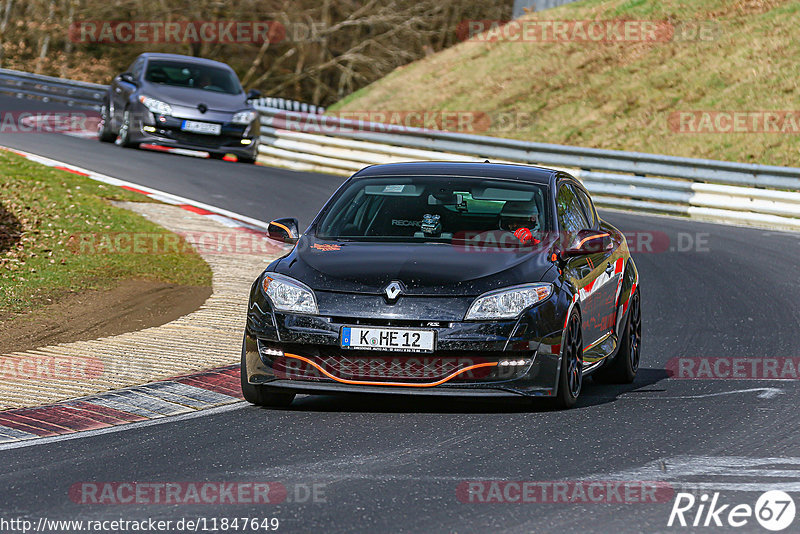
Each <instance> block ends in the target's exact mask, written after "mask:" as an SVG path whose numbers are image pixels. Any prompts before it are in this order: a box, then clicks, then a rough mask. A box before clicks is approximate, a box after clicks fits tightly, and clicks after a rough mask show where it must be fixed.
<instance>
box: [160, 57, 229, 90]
mask: <svg viewBox="0 0 800 534" xmlns="http://www.w3.org/2000/svg"><path fill="white" fill-rule="evenodd" d="M144 78H145V80H147V81H148V82H150V83H159V84H163V85H174V86H177V87H191V88H192V89H202V90H204V91H213V92H215V93H226V94H229V95H235V94H239V93H241V92H242V86H241V85H240V84H239V80H238V79H237V78H236V75H235V74H234V73H233V72H231V71H229V70H226V69H223V68H220V67H214V66H211V65H203V64H201V63H183V62H180V61H167V60H160V59H159V60H151V61H149V62H148V63H147V72H146V73H145V76H144Z"/></svg>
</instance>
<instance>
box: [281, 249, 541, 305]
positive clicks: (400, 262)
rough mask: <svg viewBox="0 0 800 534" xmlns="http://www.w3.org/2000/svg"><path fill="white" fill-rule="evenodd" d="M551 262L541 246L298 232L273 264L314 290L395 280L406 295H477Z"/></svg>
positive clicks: (373, 287)
mask: <svg viewBox="0 0 800 534" xmlns="http://www.w3.org/2000/svg"><path fill="white" fill-rule="evenodd" d="M552 266H553V263H552V262H551V261H550V260H549V253H547V252H545V251H533V252H531V251H525V252H519V251H514V252H509V251H504V252H499V251H494V252H470V251H467V250H465V249H464V247H459V246H456V245H449V244H441V243H414V244H409V243H402V244H395V243H374V242H371V243H365V242H328V241H318V240H315V239H314V238H313V236H303V237H302V238H301V239H300V241H299V242H298V243H297V246H296V247H295V248H294V250H293V251H292V252H291V254H289V255H288V256H287V257H286V258H284V259H283V260H282V261H281V262H280V263H279V264H278V265H277V266H276V270H277V271H278V272H280V273H282V274H286V275H287V276H291V277H293V278H295V279H297V280H300V281H302V282H303V283H305V284H307V285H308V286H309V287H311V288H312V289H314V290H315V291H341V292H350V293H368V294H382V293H383V291H384V290H385V288H386V286H387V285H388V284H389V283H390V282H392V281H399V282H401V283H402V284H403V286H404V288H405V291H404V293H405V294H406V295H427V296H442V295H449V296H477V295H479V294H481V293H484V292H486V291H490V290H492V289H498V288H501V287H507V286H512V285H518V284H524V283H529V282H537V281H540V280H541V279H542V278H543V276H544V274H545V273H546V272H547V271H548V270H549V269H550V268H552Z"/></svg>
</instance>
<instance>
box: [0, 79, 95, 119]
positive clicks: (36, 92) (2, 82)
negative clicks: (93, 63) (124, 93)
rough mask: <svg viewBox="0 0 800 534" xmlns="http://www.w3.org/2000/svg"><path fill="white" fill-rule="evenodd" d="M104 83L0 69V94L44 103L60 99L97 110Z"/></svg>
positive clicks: (60, 100)
mask: <svg viewBox="0 0 800 534" xmlns="http://www.w3.org/2000/svg"><path fill="white" fill-rule="evenodd" d="M107 90H108V86H107V85H100V84H97V83H86V82H78V81H75V80H65V79H63V78H53V77H52V76H42V75H41V74H31V73H28V72H22V71H18V70H11V69H0V93H4V94H10V95H13V96H16V97H18V98H23V97H24V98H30V97H34V98H38V99H41V100H44V101H46V102H49V101H53V102H61V103H63V104H67V105H68V106H75V105H79V106H81V107H90V108H92V109H99V108H100V106H101V105H102V102H103V95H105V92H106V91H107Z"/></svg>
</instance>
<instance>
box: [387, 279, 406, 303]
mask: <svg viewBox="0 0 800 534" xmlns="http://www.w3.org/2000/svg"><path fill="white" fill-rule="evenodd" d="M383 292H384V293H386V298H387V300H388V301H389V302H394V301H395V300H397V297H399V296H400V293H402V292H403V286H402V285H400V282H397V281H395V282H392V283H391V284H389V285H388V286H386V289H384V290H383Z"/></svg>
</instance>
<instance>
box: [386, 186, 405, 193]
mask: <svg viewBox="0 0 800 534" xmlns="http://www.w3.org/2000/svg"><path fill="white" fill-rule="evenodd" d="M404 187H405V186H404V185H402V184H401V185H387V186H386V187H384V188H383V192H384V193H402V192H403V188H404Z"/></svg>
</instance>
